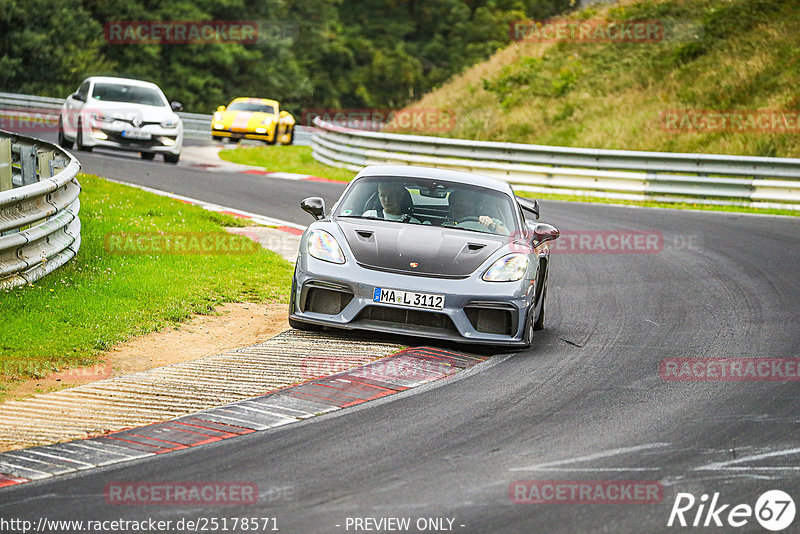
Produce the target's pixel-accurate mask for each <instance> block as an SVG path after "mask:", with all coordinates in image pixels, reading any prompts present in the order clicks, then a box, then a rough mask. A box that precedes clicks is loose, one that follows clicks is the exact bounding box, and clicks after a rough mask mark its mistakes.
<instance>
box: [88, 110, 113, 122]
mask: <svg viewBox="0 0 800 534" xmlns="http://www.w3.org/2000/svg"><path fill="white" fill-rule="evenodd" d="M92 120H96V121H97V122H114V117H112V116H111V115H106V114H105V113H100V112H99V111H95V112H93V113H92Z"/></svg>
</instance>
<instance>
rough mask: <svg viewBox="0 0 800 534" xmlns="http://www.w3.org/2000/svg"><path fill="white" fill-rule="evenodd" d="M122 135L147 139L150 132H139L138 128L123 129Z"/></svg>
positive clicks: (127, 137) (129, 137) (128, 137)
mask: <svg viewBox="0 0 800 534" xmlns="http://www.w3.org/2000/svg"><path fill="white" fill-rule="evenodd" d="M122 137H124V138H125V139H139V140H147V139H150V137H151V135H150V132H141V131H138V130H123V131H122Z"/></svg>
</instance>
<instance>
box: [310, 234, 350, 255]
mask: <svg viewBox="0 0 800 534" xmlns="http://www.w3.org/2000/svg"><path fill="white" fill-rule="evenodd" d="M308 253H309V254H311V255H312V256H314V257H315V258H317V259H318V260H323V261H329V262H331V263H344V254H343V253H342V247H340V246H339V243H337V242H336V238H334V237H333V236H332V235H331V234H329V233H328V232H326V231H324V230H312V231H311V233H310V234H308Z"/></svg>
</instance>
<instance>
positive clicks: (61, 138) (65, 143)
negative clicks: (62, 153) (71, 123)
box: [58, 117, 72, 149]
mask: <svg viewBox="0 0 800 534" xmlns="http://www.w3.org/2000/svg"><path fill="white" fill-rule="evenodd" d="M58 146H60V147H63V148H66V149H70V148H72V141H70V140H69V139H67V138H66V136H65V135H64V122H63V121H62V120H61V117H59V118H58Z"/></svg>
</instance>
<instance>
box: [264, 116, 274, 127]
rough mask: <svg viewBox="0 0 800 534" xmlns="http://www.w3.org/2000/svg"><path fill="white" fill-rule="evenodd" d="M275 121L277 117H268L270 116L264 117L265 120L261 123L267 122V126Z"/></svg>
mask: <svg viewBox="0 0 800 534" xmlns="http://www.w3.org/2000/svg"><path fill="white" fill-rule="evenodd" d="M273 122H275V119H273V118H272V117H268V118H266V119H264V120H263V121H261V124H266V125H267V126H269V125H270V124H272V123H273Z"/></svg>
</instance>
